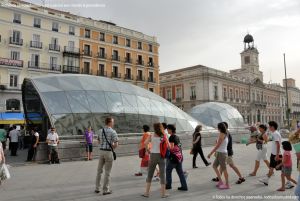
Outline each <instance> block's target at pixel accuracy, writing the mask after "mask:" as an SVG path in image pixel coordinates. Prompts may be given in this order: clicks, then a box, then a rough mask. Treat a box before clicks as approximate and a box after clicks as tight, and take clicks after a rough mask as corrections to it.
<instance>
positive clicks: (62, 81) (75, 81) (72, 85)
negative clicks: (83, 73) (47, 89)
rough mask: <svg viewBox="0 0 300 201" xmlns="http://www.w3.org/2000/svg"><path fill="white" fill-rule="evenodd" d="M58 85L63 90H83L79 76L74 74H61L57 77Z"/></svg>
mask: <svg viewBox="0 0 300 201" xmlns="http://www.w3.org/2000/svg"><path fill="white" fill-rule="evenodd" d="M58 83H59V86H60V88H61V89H62V90H64V91H70V90H83V87H82V86H81V83H80V82H79V77H77V76H76V77H75V76H61V77H60V78H59V79H58Z"/></svg>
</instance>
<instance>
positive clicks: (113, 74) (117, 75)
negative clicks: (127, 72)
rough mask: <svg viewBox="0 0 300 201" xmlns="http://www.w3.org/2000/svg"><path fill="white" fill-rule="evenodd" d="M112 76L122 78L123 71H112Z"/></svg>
mask: <svg viewBox="0 0 300 201" xmlns="http://www.w3.org/2000/svg"><path fill="white" fill-rule="evenodd" d="M111 78H119V79H120V78H121V73H116V72H112V73H111Z"/></svg>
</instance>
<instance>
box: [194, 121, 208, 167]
mask: <svg viewBox="0 0 300 201" xmlns="http://www.w3.org/2000/svg"><path fill="white" fill-rule="evenodd" d="M201 131H202V126H201V125H198V126H196V128H195V132H194V133H193V148H192V152H193V168H198V167H197V166H196V158H197V156H198V154H200V156H201V159H202V161H203V163H204V164H205V165H206V166H209V165H210V164H211V163H209V162H208V161H207V160H206V158H205V156H204V154H203V150H202V136H201V133H200V132H201Z"/></svg>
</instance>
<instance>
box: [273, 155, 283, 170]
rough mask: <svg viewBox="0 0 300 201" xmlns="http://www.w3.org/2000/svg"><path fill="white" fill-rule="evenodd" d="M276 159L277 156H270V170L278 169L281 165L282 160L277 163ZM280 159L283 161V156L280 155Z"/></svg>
mask: <svg viewBox="0 0 300 201" xmlns="http://www.w3.org/2000/svg"><path fill="white" fill-rule="evenodd" d="M275 158H276V155H274V154H271V156H270V168H276V166H277V165H279V164H280V163H281V160H279V161H276V160H275ZM279 158H280V159H282V155H279ZM278 170H281V168H279V169H278Z"/></svg>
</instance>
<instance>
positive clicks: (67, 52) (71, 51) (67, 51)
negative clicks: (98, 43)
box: [63, 46, 80, 57]
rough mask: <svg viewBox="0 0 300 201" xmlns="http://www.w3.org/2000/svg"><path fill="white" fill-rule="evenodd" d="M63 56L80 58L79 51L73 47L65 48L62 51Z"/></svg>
mask: <svg viewBox="0 0 300 201" xmlns="http://www.w3.org/2000/svg"><path fill="white" fill-rule="evenodd" d="M63 56H76V57H79V56H80V49H79V48H75V47H69V46H65V47H64V51H63Z"/></svg>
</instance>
